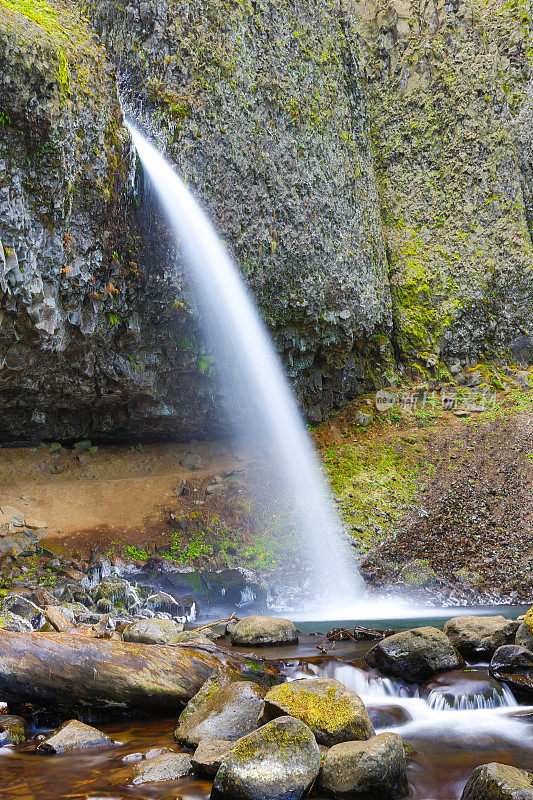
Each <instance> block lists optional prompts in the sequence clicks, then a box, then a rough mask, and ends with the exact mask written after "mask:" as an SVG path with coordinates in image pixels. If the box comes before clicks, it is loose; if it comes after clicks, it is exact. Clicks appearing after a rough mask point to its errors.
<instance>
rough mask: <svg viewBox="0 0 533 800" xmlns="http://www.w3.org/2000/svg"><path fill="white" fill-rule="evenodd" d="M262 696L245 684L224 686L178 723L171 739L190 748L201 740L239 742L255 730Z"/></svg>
mask: <svg viewBox="0 0 533 800" xmlns="http://www.w3.org/2000/svg"><path fill="white" fill-rule="evenodd" d="M264 696H265V690H264V689H262V688H261V687H260V686H258V685H257V684H256V683H251V682H249V681H238V682H236V683H231V684H229V685H228V686H224V687H223V688H222V689H220V690H219V691H218V692H216V693H215V694H214V695H212V697H210V698H209V699H208V700H206V701H205V702H204V703H202V704H201V705H200V707H199V708H198V710H197V711H195V712H194V713H193V714H191V715H190V716H188V717H187V718H186V720H185V722H182V723H181V722H180V725H178V727H177V728H176V730H175V731H174V738H175V739H176V740H177V741H178V742H182V743H183V744H187V745H190V746H194V745H198V744H199V742H200V741H201V740H202V739H228V740H229V741H235V740H236V739H240V738H241V736H245V735H246V734H247V733H250V732H251V731H254V730H255V729H256V728H257V726H258V724H259V717H260V716H261V714H262V713H263V708H264V699H263V698H264Z"/></svg>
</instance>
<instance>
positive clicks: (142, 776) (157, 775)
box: [131, 753, 192, 786]
mask: <svg viewBox="0 0 533 800" xmlns="http://www.w3.org/2000/svg"><path fill="white" fill-rule="evenodd" d="M191 772H192V766H191V757H190V756H188V755H186V754H185V753H163V754H162V755H158V756H156V757H155V758H149V759H145V760H143V761H141V762H140V763H139V764H136V765H135V766H134V767H133V768H132V770H131V782H132V783H133V784H134V785H135V786H137V785H139V784H143V783H156V782H157V781H175V780H178V778H183V777H185V775H189V774H190V773H191Z"/></svg>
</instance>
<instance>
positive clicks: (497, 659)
mask: <svg viewBox="0 0 533 800" xmlns="http://www.w3.org/2000/svg"><path fill="white" fill-rule="evenodd" d="M56 622H57V620H56ZM532 622H533V613H532V611H530V612H528V614H526V615H525V616H523V617H520V618H518V619H511V620H509V619H506V618H504V617H500V616H492V617H479V616H463V617H455V618H453V619H452V620H449V621H448V622H447V623H446V624H445V625H444V628H443V629H440V628H436V627H433V626H430V625H426V626H419V627H413V628H410V629H408V630H404V631H400V632H398V633H391V634H390V635H387V636H385V635H382V636H380V637H378V638H374V640H373V641H354V639H353V638H351V637H350V636H349V635H343V636H339V635H338V634H337V635H334V636H332V637H330V638H329V639H327V641H324V638H325V637H324V636H323V635H321V636H320V637H317V636H312V635H308V634H301V633H299V632H298V631H297V629H296V627H295V625H294V624H293V623H292V622H290V621H289V620H283V619H279V618H270V617H264V616H257V615H256V616H249V617H244V618H242V619H241V620H240V621H237V620H236V619H232V620H230V621H229V622H228V623H224V624H219V625H214V626H212V628H211V630H209V629H205V628H204V630H203V631H193V632H192V633H191V634H190V636H191V639H195V638H196V641H189V642H185V643H184V642H183V641H180V638H179V636H177V634H176V629H175V628H176V622H175V620H174V621H173V620H169V619H164V618H163V619H157V618H152V619H140V620H137V621H136V622H134V623H132V624H131V623H130V624H129V625H127V626H118V627H117V629H115V630H114V631H106V630H105V628H104V626H102V625H101V626H100V628H99V629H98V626H94V625H93V626H88V625H78V626H71V628H70V630H69V631H68V632H59V631H46V630H44V631H43V630H41V631H37V632H31V633H30V632H28V633H25V632H16V631H5V630H4V631H0V700H3V701H4V704H3V705H2V707H1V711H2V713H1V714H0V744H1V747H0V770H1V773H2V781H1V783H0V797H6V798H8V797H9V798H12V797H25V798H32V799H35V800H48V798H58V797H65V798H67V797H68V798H79V800H81V799H82V798H83V799H84V800H89V798H91V799H92V800H96V799H97V798H104V797H105V798H108V799H109V800H111V798H116V799H117V800H118V798H136V800H141V798H144V799H145V800H171V799H172V800H176V798H207V797H209V796H210V797H211V798H215V799H216V798H239V799H240V800H244V798H249V800H263V798H264V799H265V800H266V798H270V800H274V798H295V800H296V799H297V798H300V797H303V796H307V795H311V796H314V797H317V798H326V797H355V798H372V800H379V799H380V798H383V800H391V799H392V798H401V797H406V796H410V797H413V798H419V800H422V799H423V798H425V799H426V800H428V799H430V800H459V798H463V800H482V798H483V800H485V798H489V797H490V798H496V800H500V799H501V800H503V798H505V799H506V800H507V799H508V798H516V800H518V799H520V800H530V798H533V773H531V772H528V769H531V767H532V765H533V649H532V648H533V624H532ZM217 635H218V637H219V638H218V639H217V640H216V643H214V642H213V640H212V638H211V637H212V636H217ZM374 636H377V634H375V635H374ZM333 642H334V644H333ZM313 651H314V652H315V653H316V655H311V654H312V653H313ZM265 656H266V657H265Z"/></svg>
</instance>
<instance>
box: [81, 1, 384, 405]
mask: <svg viewBox="0 0 533 800" xmlns="http://www.w3.org/2000/svg"><path fill="white" fill-rule="evenodd" d="M89 7H90V8H91V10H92V18H93V19H94V24H95V27H96V29H97V31H98V32H99V33H100V35H101V37H102V40H103V41H104V43H105V44H106V46H107V49H108V52H109V54H110V56H111V58H114V59H115V60H116V61H117V62H118V61H120V70H121V74H122V75H123V83H124V92H125V93H126V94H127V96H128V97H130V96H131V98H132V105H133V106H134V107H136V108H138V107H139V101H141V102H143V104H144V107H145V117H144V119H143V120H142V122H143V123H144V124H145V125H146V126H147V127H148V128H150V129H156V130H157V129H158V130H159V133H160V139H161V141H162V142H163V143H164V145H165V146H166V149H167V151H168V153H169V155H170V157H171V159H172V160H173V161H174V162H175V163H176V165H177V168H178V170H179V172H180V173H181V174H182V175H186V176H187V180H188V184H189V186H190V187H191V188H192V189H193V191H194V192H195V194H196V195H197V196H199V197H200V199H201V200H202V203H203V205H204V207H205V208H206V209H207V210H208V212H209V213H210V215H211V216H212V218H213V219H214V221H215V223H216V226H217V228H218V230H219V231H220V233H221V235H222V237H223V239H224V240H225V241H226V242H227V244H228V245H229V246H230V249H231V250H232V251H233V253H234V255H235V257H236V261H237V263H238V264H239V265H240V267H241V269H242V271H243V273H244V274H245V276H246V279H247V280H248V283H249V284H250V286H251V288H252V290H253V291H254V293H255V296H256V298H257V300H258V302H259V305H260V307H261V310H262V313H263V316H264V318H265V319H266V321H267V323H268V324H269V326H270V328H271V330H272V332H273V335H274V339H275V342H276V345H277V348H278V350H279V351H280V353H281V355H282V357H283V360H284V362H285V364H286V366H287V369H288V372H289V375H290V377H291V378H292V379H293V380H294V381H295V384H296V386H297V388H298V391H299V393H300V396H301V398H302V400H303V405H304V407H305V408H306V410H307V412H308V414H309V415H310V416H311V417H313V418H314V419H319V418H321V416H322V413H323V412H324V411H325V410H327V409H328V408H331V407H332V405H335V404H339V403H342V402H343V401H344V400H345V399H346V398H349V397H351V396H354V394H356V393H357V392H358V391H359V390H360V388H361V386H362V385H363V383H364V382H365V379H367V378H368V372H367V368H366V367H365V364H364V360H365V357H366V356H369V355H370V354H373V358H374V360H376V361H377V360H379V359H380V358H381V356H380V347H381V346H382V345H383V344H384V343H385V342H386V340H387V333H388V331H389V328H390V295H389V289H388V281H387V274H386V257H385V249H384V241H383V236H382V228H381V220H380V216H379V207H378V201H377V188H376V184H375V180H374V171H373V166H372V155H371V150H370V145H369V139H368V132H367V125H366V111H365V107H364V98H363V95H362V91H361V86H360V76H359V67H358V64H357V63H356V60H355V54H356V48H355V45H354V39H353V34H352V32H351V30H350V28H349V26H348V24H347V20H346V16H345V13H344V12H343V11H342V10H341V6H340V5H338V4H337V3H336V2H335V3H334V5H333V6H332V7H331V8H330V7H325V6H324V5H323V4H321V3H319V2H316V0H313V1H312V2H309V3H305V4H303V5H302V4H299V3H296V2H293V0H289V2H288V3H285V4H284V5H283V6H279V5H274V6H272V4H270V3H267V2H266V1H264V0H259V2H257V3H255V4H254V5H253V6H243V5H241V4H238V3H231V4H230V5H229V6H228V5H227V4H226V3H223V2H221V0H201V1H200V2H197V3H193V4H192V5H190V6H187V7H185V6H184V7H182V8H179V7H177V6H169V5H168V4H167V3H162V2H160V0H149V1H148V2H145V3H138V2H136V1H133V0H119V2H110V1H109V0H91V2H90V3H89ZM381 334H385V338H384V340H381V339H380V335H381Z"/></svg>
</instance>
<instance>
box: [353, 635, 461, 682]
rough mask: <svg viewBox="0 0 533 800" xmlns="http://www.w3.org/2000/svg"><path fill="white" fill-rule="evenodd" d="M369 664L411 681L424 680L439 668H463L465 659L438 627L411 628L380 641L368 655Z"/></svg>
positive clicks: (385, 672)
mask: <svg viewBox="0 0 533 800" xmlns="http://www.w3.org/2000/svg"><path fill="white" fill-rule="evenodd" d="M365 662H366V663H367V665H368V666H369V667H373V668H375V669H379V670H380V671H381V672H383V673H384V674H385V675H393V676H394V677H396V678H403V679H404V680H407V681H417V682H420V681H424V680H427V678H431V676H432V675H435V674H436V673H437V672H445V671H446V670H450V669H459V668H460V667H463V666H464V661H463V659H462V657H461V656H460V654H459V653H458V652H457V650H456V649H455V648H454V647H453V645H452V644H451V642H450V640H449V639H448V637H447V636H446V635H445V634H444V633H443V632H442V631H440V630H439V629H438V628H432V627H429V626H428V627H423V628H411V630H408V631H401V632H400V633H395V634H393V636H387V637H386V638H385V639H383V640H382V641H381V642H378V643H377V644H375V645H374V646H373V647H371V648H370V650H369V651H368V652H367V653H366V655H365Z"/></svg>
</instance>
